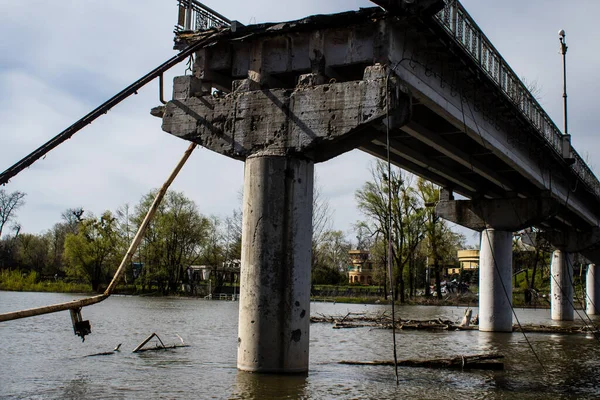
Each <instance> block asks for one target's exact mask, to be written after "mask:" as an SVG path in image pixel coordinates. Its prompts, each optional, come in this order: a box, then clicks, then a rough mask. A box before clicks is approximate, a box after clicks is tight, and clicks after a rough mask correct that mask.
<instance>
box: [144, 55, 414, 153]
mask: <svg viewBox="0 0 600 400" xmlns="http://www.w3.org/2000/svg"><path fill="white" fill-rule="evenodd" d="M388 74H389V70H388V68H387V67H386V66H384V65H381V64H376V65H373V66H369V67H367V68H366V69H365V72H364V79H363V80H360V81H348V82H341V83H331V82H330V83H325V84H318V83H321V82H323V77H321V76H319V74H305V75H302V77H301V79H300V85H299V86H297V87H296V88H295V89H260V85H258V83H257V82H255V81H253V80H252V79H250V78H247V79H243V80H238V81H234V84H233V88H232V89H233V91H232V92H231V93H228V94H224V93H221V92H215V93H214V94H213V95H211V94H210V93H209V92H208V90H207V88H206V87H205V83H203V81H201V80H200V79H198V78H196V77H193V76H180V77H176V78H175V79H174V90H173V100H172V101H170V102H168V103H167V105H166V108H165V109H164V110H154V113H155V114H156V115H160V112H161V111H162V115H163V130H165V131H167V132H169V133H171V134H173V135H175V136H178V137H180V138H183V139H186V140H189V141H193V142H195V143H197V144H199V145H201V146H204V147H206V148H208V149H210V150H213V151H215V152H217V153H219V154H223V155H226V156H228V157H231V158H234V159H237V160H244V159H245V158H247V157H248V156H250V155H252V154H255V153H258V152H260V153H262V154H271V155H297V156H300V157H308V158H311V159H312V160H313V161H315V162H322V161H326V160H328V159H331V158H333V157H336V156H338V155H340V154H342V153H344V152H347V151H350V150H352V149H354V148H357V147H360V145H361V144H363V143H364V142H366V141H369V140H372V139H373V135H374V134H375V135H379V134H381V133H382V132H385V130H386V129H387V128H386V127H387V123H388V118H387V117H388V111H389V124H390V129H393V128H398V127H400V126H403V125H405V124H406V123H407V122H408V121H409V120H410V116H411V109H412V104H411V95H410V93H409V91H408V89H407V87H406V86H405V85H403V84H402V83H401V82H400V81H399V80H398V79H397V78H396V77H395V76H391V77H390V76H388ZM313 84H314V85H313ZM388 102H389V110H388V104H387V103H388Z"/></svg>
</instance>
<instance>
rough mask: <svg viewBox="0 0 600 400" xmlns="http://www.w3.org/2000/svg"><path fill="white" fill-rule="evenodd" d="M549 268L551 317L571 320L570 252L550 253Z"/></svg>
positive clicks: (571, 265) (571, 276)
mask: <svg viewBox="0 0 600 400" xmlns="http://www.w3.org/2000/svg"><path fill="white" fill-rule="evenodd" d="M550 269H551V271H550V273H551V277H550V279H551V282H550V298H551V305H550V307H551V310H552V319H553V320H555V321H573V311H574V310H573V284H572V282H573V261H572V257H571V254H569V253H567V252H564V251H560V250H555V251H554V253H552V265H551V267H550Z"/></svg>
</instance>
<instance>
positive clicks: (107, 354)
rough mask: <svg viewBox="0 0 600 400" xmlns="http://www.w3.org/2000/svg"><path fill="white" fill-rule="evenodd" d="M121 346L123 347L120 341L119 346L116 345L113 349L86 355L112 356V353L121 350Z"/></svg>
mask: <svg viewBox="0 0 600 400" xmlns="http://www.w3.org/2000/svg"><path fill="white" fill-rule="evenodd" d="M120 348H121V343H119V344H118V345H117V347H115V348H114V349H113V350H112V351H105V352H103V353H96V354H90V355H87V356H86V357H96V356H110V355H113V354H115V353H116V352H117V351H120V350H119V349H120Z"/></svg>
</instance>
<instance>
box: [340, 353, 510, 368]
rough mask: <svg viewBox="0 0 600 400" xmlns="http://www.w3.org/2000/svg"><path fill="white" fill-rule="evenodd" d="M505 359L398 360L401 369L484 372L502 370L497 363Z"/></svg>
mask: <svg viewBox="0 0 600 400" xmlns="http://www.w3.org/2000/svg"><path fill="white" fill-rule="evenodd" d="M501 358H504V356H503V355H501V354H477V355H473V356H458V357H452V358H434V359H431V360H398V366H399V367H415V368H450V369H461V370H468V369H484V370H494V371H498V370H502V369H504V363H503V362H497V361H493V360H498V359H501ZM339 364H345V365H387V366H394V361H393V360H391V361H387V360H386V361H340V362H339Z"/></svg>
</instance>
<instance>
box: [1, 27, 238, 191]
mask: <svg viewBox="0 0 600 400" xmlns="http://www.w3.org/2000/svg"><path fill="white" fill-rule="evenodd" d="M227 33H228V31H227V30H215V31H214V32H210V33H209V32H207V35H208V36H207V37H205V38H203V39H201V40H199V41H198V42H196V43H194V44H193V45H190V46H189V47H188V48H186V49H185V50H183V51H181V52H180V53H179V54H177V55H175V56H174V57H172V58H171V59H169V60H167V61H166V62H164V63H163V64H161V65H159V66H158V67H156V68H155V69H153V70H152V71H150V72H149V73H147V74H146V75H144V76H143V77H142V78H140V79H138V80H137V81H135V82H134V83H132V84H131V85H129V86H128V87H126V88H125V89H123V90H122V91H120V92H119V93H117V94H116V95H115V96H113V97H112V98H110V99H109V100H107V101H106V102H104V103H102V104H101V105H100V106H99V107H97V108H96V109H94V110H93V111H91V112H90V113H89V114H87V115H86V116H84V117H83V118H81V119H80V120H78V121H77V122H75V123H74V124H73V125H71V126H70V127H68V128H67V129H65V130H64V131H62V132H61V133H59V134H58V135H56V136H55V137H53V138H52V139H50V140H49V141H48V142H46V143H44V144H43V145H42V146H40V147H39V148H37V149H36V150H34V151H33V152H32V153H30V154H29V155H27V156H26V157H24V158H23V159H21V160H20V161H18V162H17V163H15V164H14V165H13V166H11V167H9V168H8V169H6V170H5V171H4V172H2V174H0V186H1V185H5V184H7V183H8V181H9V180H10V179H11V178H12V177H14V176H15V175H17V174H18V173H20V172H21V171H23V170H24V169H25V168H27V167H29V166H31V165H32V164H33V163H34V162H35V161H37V160H38V159H40V158H42V157H43V156H44V155H46V154H47V153H48V152H49V151H50V150H52V149H54V148H55V147H57V146H59V145H60V144H62V143H63V142H65V141H66V140H68V139H70V138H71V137H72V136H73V135H74V134H75V133H77V132H78V131H80V130H81V129H83V128H84V127H86V126H87V125H89V124H91V123H92V122H93V121H94V120H96V119H97V118H98V117H100V116H102V115H104V114H106V113H107V112H108V111H110V109H111V108H113V107H114V106H116V105H117V104H119V103H120V102H122V101H123V100H125V99H126V98H128V97H129V96H131V95H132V94H134V93H137V91H138V90H139V89H140V88H142V87H143V86H145V85H146V84H148V83H150V82H151V81H153V80H154V79H156V78H157V77H159V76H162V74H163V73H164V72H165V71H167V70H169V69H171V68H172V67H173V66H175V65H177V64H179V63H180V62H181V61H183V60H185V59H186V58H187V57H189V56H191V55H192V54H193V53H194V52H195V51H197V50H198V49H200V48H202V47H204V46H206V45H207V44H209V43H211V41H213V40H214V39H215V38H217V37H222V36H224V35H225V34H227Z"/></svg>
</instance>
